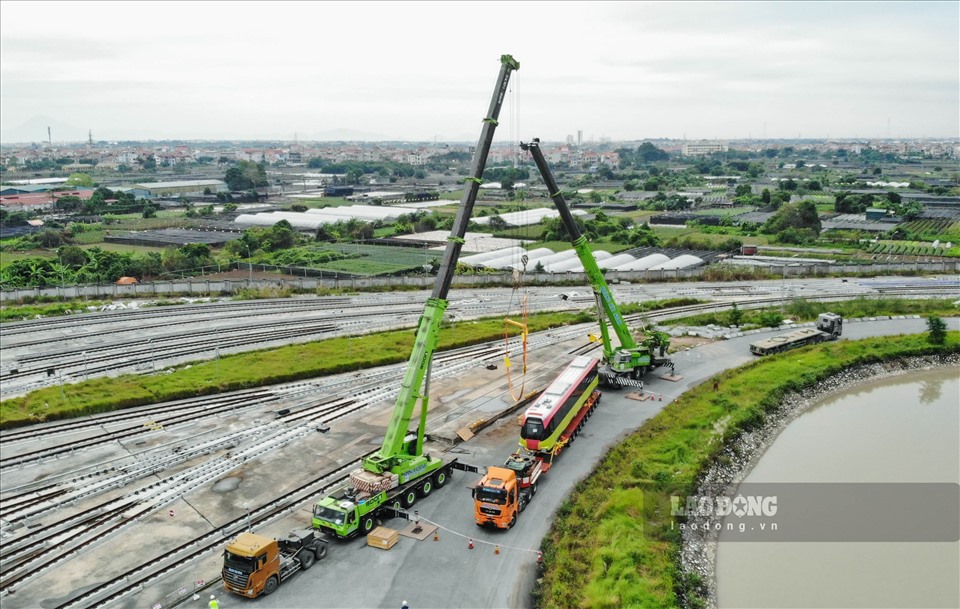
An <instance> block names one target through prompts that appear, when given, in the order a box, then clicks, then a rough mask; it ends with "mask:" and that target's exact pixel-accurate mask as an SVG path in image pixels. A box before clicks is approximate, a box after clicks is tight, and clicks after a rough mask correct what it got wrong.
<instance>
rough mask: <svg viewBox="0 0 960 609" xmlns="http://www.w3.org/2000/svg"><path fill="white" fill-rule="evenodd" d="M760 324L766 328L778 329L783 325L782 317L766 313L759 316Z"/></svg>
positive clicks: (775, 313)
mask: <svg viewBox="0 0 960 609" xmlns="http://www.w3.org/2000/svg"><path fill="white" fill-rule="evenodd" d="M760 323H761V324H763V326H764V327H767V328H779V327H780V325H781V324H782V323H783V315H781V314H780V313H777V312H775V311H767V312H766V313H763V314H762V315H760Z"/></svg>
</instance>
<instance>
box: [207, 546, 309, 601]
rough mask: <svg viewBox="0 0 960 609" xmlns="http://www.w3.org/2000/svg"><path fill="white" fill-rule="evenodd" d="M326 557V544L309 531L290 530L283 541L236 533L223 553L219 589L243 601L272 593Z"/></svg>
mask: <svg viewBox="0 0 960 609" xmlns="http://www.w3.org/2000/svg"><path fill="white" fill-rule="evenodd" d="M326 555H327V542H326V541H325V540H323V539H320V538H319V537H318V536H317V535H316V533H315V532H314V531H313V530H312V529H297V530H294V531H291V532H290V534H289V535H288V536H287V537H286V538H285V539H273V538H271V537H264V536H263V535H257V534H256V533H249V532H246V533H240V535H238V536H237V538H236V539H234V540H233V541H231V542H230V543H229V544H227V547H226V549H225V550H224V551H223V572H222V575H223V587H224V589H226V590H229V591H230V592H234V593H236V594H239V595H241V596H246V597H247V598H256V597H258V596H260V595H261V594H263V595H266V594H272V593H273V592H274V591H275V590H276V589H277V588H278V587H279V586H280V584H281V583H282V582H284V581H286V580H287V578H289V577H290V576H291V575H293V574H294V573H297V572H299V571H306V570H307V569H309V568H310V567H312V566H313V563H314V562H316V561H318V560H321V559H323V558H324V557H326Z"/></svg>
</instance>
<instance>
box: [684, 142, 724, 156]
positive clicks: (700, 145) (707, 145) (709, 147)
mask: <svg viewBox="0 0 960 609" xmlns="http://www.w3.org/2000/svg"><path fill="white" fill-rule="evenodd" d="M727 150H728V147H727V145H726V144H717V143H711V142H697V143H695V144H684V145H683V155H684V156H702V155H704V154H713V153H714V152H726V151H727Z"/></svg>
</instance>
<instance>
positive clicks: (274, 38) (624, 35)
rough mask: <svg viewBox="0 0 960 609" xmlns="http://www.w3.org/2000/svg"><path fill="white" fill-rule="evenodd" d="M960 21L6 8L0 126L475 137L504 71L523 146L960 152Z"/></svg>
mask: <svg viewBox="0 0 960 609" xmlns="http://www.w3.org/2000/svg"><path fill="white" fill-rule="evenodd" d="M958 19H960V5H957V4H956V3H938V2H911V3H896V2H893V3H880V2H868V3H862V2H856V3H844V2H831V3H806V2H797V3H789V2H785V3H773V2H771V3H759V2H744V3H726V2H708V3H666V2H664V3H646V2H640V3H632V2H589V3H588V2H560V3H549V4H547V3H543V2H479V3H471V2H451V3H438V2H422V3H412V2H360V3H357V2H349V3H338V2H322V3H301V2H271V3H267V2H238V3H224V2H190V3H168V2H152V3H148V2H136V3H117V2H103V3H94V2H66V3H52V2H42V3H36V2H8V1H5V2H3V3H2V4H0V76H2V80H3V87H2V89H0V97H2V99H0V101H2V104H0V105H2V107H3V113H2V114H0V126H2V128H3V129H10V128H12V127H16V126H17V125H19V124H21V123H23V122H25V121H27V120H28V119H30V118H31V117H32V116H35V115H38V114H45V115H49V116H52V117H55V118H56V119H58V120H61V121H63V122H66V123H71V124H75V125H77V126H79V127H81V128H92V129H93V130H94V132H95V133H96V134H99V136H100V137H104V138H111V139H123V138H132V137H184V138H186V137H198V138H199V137H227V136H232V137H245V136H246V137H250V136H251V134H252V133H254V132H255V133H258V134H274V135H273V136H274V137H283V136H285V137H292V134H293V133H294V132H299V133H309V132H321V131H324V130H328V129H337V128H340V129H355V130H362V131H368V132H374V133H383V134H385V135H387V136H389V137H393V138H409V139H423V140H427V139H433V138H434V137H435V136H437V137H440V138H441V139H444V138H454V137H463V138H465V139H473V138H474V137H476V136H475V134H476V133H477V132H478V129H479V124H480V123H479V121H480V119H481V118H482V114H483V112H484V111H485V109H486V107H487V104H488V103H489V97H490V94H491V91H492V87H493V83H494V79H495V77H496V74H497V70H498V67H499V64H498V61H497V60H498V58H499V56H500V55H501V54H503V53H511V54H513V55H514V56H515V57H516V58H517V59H518V60H519V61H520V64H521V69H520V71H519V72H517V73H516V74H515V77H514V81H513V88H514V93H513V95H512V97H511V100H513V102H514V103H516V107H517V116H518V119H519V121H514V122H515V123H516V122H519V130H522V133H519V134H518V135H520V136H521V137H524V138H527V137H533V136H538V137H541V138H543V139H545V140H546V139H562V138H563V137H565V136H566V135H567V134H570V133H575V132H576V131H577V130H578V129H582V130H583V131H584V133H585V135H589V136H592V137H599V136H601V135H604V136H607V137H612V138H615V139H639V138H643V137H682V136H683V135H684V134H686V135H687V136H688V137H691V138H701V137H721V138H723V137H728V138H732V137H746V136H748V135H753V136H754V137H759V136H761V135H762V133H763V132H764V130H765V133H766V135H767V136H769V137H779V136H784V137H793V136H795V135H797V134H798V133H802V134H803V135H804V136H807V137H822V136H825V135H827V134H830V135H832V136H835V137H838V136H855V135H859V136H866V135H871V136H876V135H882V134H883V135H885V131H886V126H887V121H888V119H889V120H890V123H891V125H892V128H891V130H892V135H901V136H920V135H927V136H934V135H939V136H957V135H958V131H960V126H958V121H960V119H958V115H960V93H958V91H960V76H958V74H960V60H958V56H960V53H958V44H960V36H958V31H957V25H956V24H957V22H958ZM509 117H510V113H509V112H508V108H506V107H505V108H504V113H503V115H502V116H501V119H502V120H501V123H504V122H505V121H506V120H509ZM765 126H766V127H765ZM515 128H516V126H515ZM503 132H504V130H500V131H498V139H500V137H502V133H503Z"/></svg>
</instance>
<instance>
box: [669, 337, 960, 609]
mask: <svg viewBox="0 0 960 609" xmlns="http://www.w3.org/2000/svg"><path fill="white" fill-rule="evenodd" d="M945 366H960V354H950V355H944V356H924V357H911V358H904V359H897V360H891V361H888V362H881V363H875V364H868V365H863V366H857V367H855V368H850V369H848V370H845V371H843V372H842V373H841V374H838V375H835V376H832V377H830V378H829V379H826V380H824V381H822V382H820V383H817V384H816V385H814V386H813V387H809V388H807V389H805V390H804V391H803V393H802V394H799V393H793V394H789V395H787V396H786V397H785V398H784V399H783V401H782V402H781V403H780V406H779V407H777V408H776V409H775V410H773V411H771V412H768V413H767V418H766V421H765V423H764V425H763V426H762V427H761V428H759V429H755V430H752V431H749V432H743V433H741V434H739V435H738V436H737V437H736V438H734V439H733V440H732V441H730V442H728V443H727V445H726V446H724V448H723V449H722V450H721V452H720V454H719V456H718V458H717V459H715V460H714V462H713V464H711V466H710V467H709V468H708V469H707V470H706V471H705V472H704V473H703V474H702V475H701V476H700V478H699V482H698V485H697V488H696V490H695V491H694V493H693V494H694V495H696V496H721V495H724V494H727V493H728V489H732V488H735V487H736V485H738V484H739V483H740V482H741V481H742V480H743V479H744V478H745V477H746V476H747V474H748V473H750V471H751V470H752V469H753V467H754V465H755V464H756V463H757V461H758V460H759V459H760V457H762V456H763V454H764V452H766V449H767V448H768V447H769V446H770V445H771V444H772V443H773V442H774V441H775V440H776V438H777V436H778V435H780V433H781V432H782V431H783V430H784V429H785V428H786V427H787V425H789V424H790V422H791V421H793V420H794V419H795V418H796V417H798V416H799V415H800V414H802V413H803V412H804V411H806V410H807V409H808V408H810V407H811V406H812V405H814V404H816V403H817V402H819V401H821V400H822V399H823V398H825V397H826V396H828V395H829V394H831V393H834V392H836V391H839V390H841V389H845V388H847V387H851V386H854V385H857V384H859V383H863V382H866V381H871V380H874V379H877V378H884V377H891V376H898V375H902V374H906V373H908V372H911V371H914V370H929V369H934V368H941V367H945ZM703 520H704V522H702V523H698V518H697V517H696V516H691V517H689V518H688V520H687V522H688V523H689V524H704V523H705V522H706V520H705V519H703ZM693 528H696V529H697V530H692V529H693ZM705 528H708V527H702V526H699V527H686V528H685V530H684V532H683V537H682V539H683V541H682V544H681V548H680V568H681V575H682V576H685V577H690V576H692V575H696V576H697V578H698V579H699V580H700V582H702V585H703V590H704V591H705V593H706V594H705V600H706V605H705V606H706V607H707V608H708V609H715V608H716V606H717V598H716V579H715V572H714V570H715V561H716V550H717V547H716V544H717V535H718V533H717V531H715V530H704V529H705Z"/></svg>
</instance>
